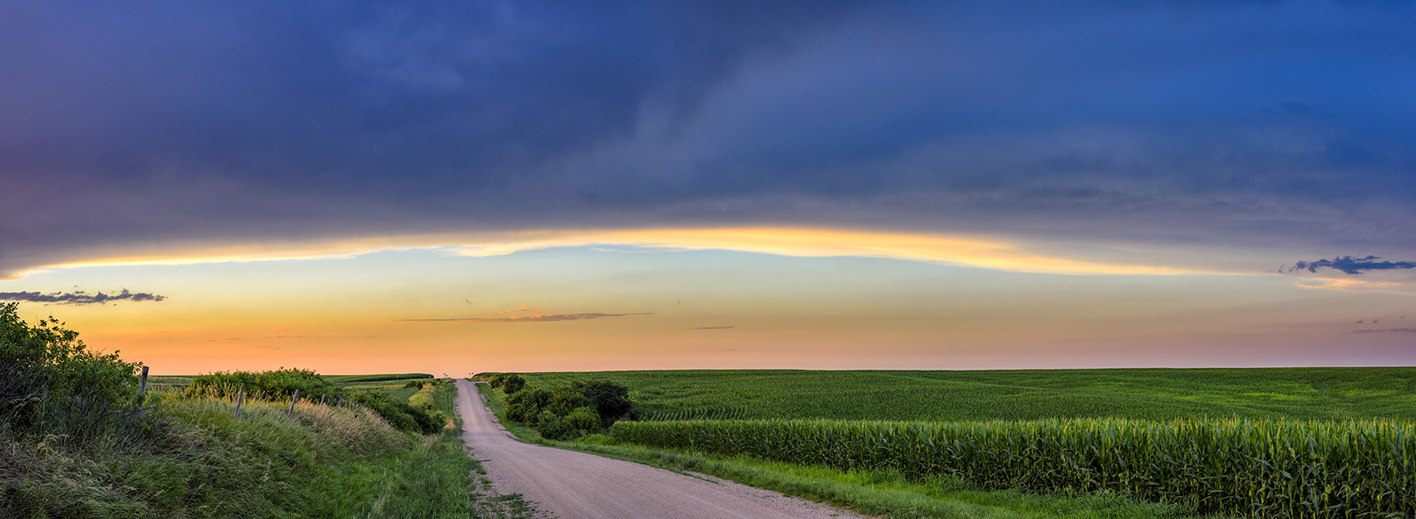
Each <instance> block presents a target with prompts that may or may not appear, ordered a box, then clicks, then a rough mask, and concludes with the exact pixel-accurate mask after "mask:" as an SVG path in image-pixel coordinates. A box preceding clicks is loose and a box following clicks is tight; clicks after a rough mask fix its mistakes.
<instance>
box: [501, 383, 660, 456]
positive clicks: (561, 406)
mask: <svg viewBox="0 0 1416 519" xmlns="http://www.w3.org/2000/svg"><path fill="white" fill-rule="evenodd" d="M498 376H499V374H498V375H493V376H492V378H493V379H497V377H498ZM512 377H515V378H514V379H513V378H512ZM520 379H521V377H520V376H519V375H509V376H504V377H502V378H500V379H498V380H500V381H501V382H502V384H503V385H504V387H510V386H511V385H512V382H511V381H512V380H520ZM506 404H507V405H506V417H507V418H508V419H510V420H516V421H518V422H522V423H524V424H526V425H527V426H528V427H531V428H534V429H536V430H537V431H540V433H541V436H544V437H546V438H551V439H554V440H569V439H574V438H576V437H578V436H581V435H585V434H594V433H600V432H603V431H604V429H605V427H608V426H609V425H610V424H613V423H614V422H615V421H616V420H618V419H620V418H622V417H625V416H630V415H632V414H633V411H634V405H633V402H631V401H630V400H629V390H628V389H627V388H625V387H624V386H621V385H619V384H615V383H613V382H610V381H606V380H592V381H588V382H581V381H575V382H572V383H571V384H570V386H569V387H562V388H560V389H557V390H555V391H554V392H552V391H547V390H545V389H540V388H525V389H523V390H521V391H519V392H516V393H507V398H506Z"/></svg>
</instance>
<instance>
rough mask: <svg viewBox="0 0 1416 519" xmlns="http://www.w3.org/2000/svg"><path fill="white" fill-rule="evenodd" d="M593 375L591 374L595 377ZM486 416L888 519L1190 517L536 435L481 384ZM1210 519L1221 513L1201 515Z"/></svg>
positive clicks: (528, 436) (1116, 498)
mask: <svg viewBox="0 0 1416 519" xmlns="http://www.w3.org/2000/svg"><path fill="white" fill-rule="evenodd" d="M597 375H598V374H597ZM478 389H479V390H481V391H482V394H483V395H486V396H487V400H488V403H489V404H490V407H491V408H492V412H493V413H494V414H496V415H497V417H498V419H499V420H501V422H502V425H503V426H505V427H506V428H507V429H508V430H509V431H511V432H512V433H513V434H515V435H516V436H518V437H520V438H521V439H522V440H524V441H528V442H532V443H538V444H542V445H547V446H552V447H558V448H564V449H571V450H578V451H582V452H590V453H595V454H600V455H604V456H608V457H612V458H618V459H624V460H629V461H635V462H639V463H644V464H647V465H653V466H657V467H661V468H665V469H668V470H674V471H679V472H698V473H702V474H708V475H712V476H717V477H721V478H724V479H728V480H732V481H736V482H739V483H742V484H745V485H749V486H754V487H758V488H765V489H770V490H775V491H778V492H782V493H784V494H786V495H790V496H798V497H803V498H806V499H811V500H814V501H819V502H824V503H830V504H833V505H836V506H841V507H844V508H849V509H853V510H857V511H860V512H863V513H866V514H870V515H876V516H882V517H890V518H947V519H954V518H977V519H1022V518H1028V519H1033V518H1064V519H1153V518H1169V519H1182V518H1192V517H1194V518H1197V517H1200V516H1199V515H1197V514H1195V513H1194V508H1193V507H1187V506H1184V505H1177V504H1157V503H1146V502H1141V501H1137V500H1135V499H1131V498H1128V497H1125V496H1122V495H1119V494H1115V493H1111V492H1092V493H1073V494H1050V495H1039V494H1027V493H1023V492H1017V491H1012V490H984V489H981V488H979V487H977V486H975V485H972V484H970V483H967V482H965V481H964V480H962V479H958V478H951V477H941V476H931V477H928V478H922V479H921V478H916V479H913V480H907V479H906V478H905V477H904V476H903V475H902V474H901V473H900V472H898V471H892V470H842V469H839V468H833V467H829V466H825V465H800V464H792V463H782V462H775V461H770V460H765V459H762V458H758V457H752V456H741V455H733V456H724V455H714V454H708V453H704V452H699V451H690V450H684V449H674V448H650V447H644V446H637V445H629V444H621V443H618V442H616V441H615V440H614V439H613V438H610V437H607V436H603V435H591V436H587V437H584V438H581V439H579V440H577V441H575V442H558V441H553V440H547V439H544V438H542V437H541V436H540V435H539V434H537V433H536V431H535V430H533V429H530V428H528V427H526V426H524V425H522V424H520V423H517V422H513V421H509V420H507V419H506V403H505V395H504V394H503V393H502V392H501V391H499V390H492V389H490V388H488V387H487V385H486V384H478ZM1206 517H1210V518H1211V519H1215V518H1219V517H1224V516H1218V515H1214V516H1206Z"/></svg>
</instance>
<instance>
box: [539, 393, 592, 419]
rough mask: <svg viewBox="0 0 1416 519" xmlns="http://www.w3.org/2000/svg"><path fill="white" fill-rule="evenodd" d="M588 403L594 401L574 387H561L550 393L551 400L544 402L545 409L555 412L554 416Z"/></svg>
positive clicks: (564, 413) (566, 413)
mask: <svg viewBox="0 0 1416 519" xmlns="http://www.w3.org/2000/svg"><path fill="white" fill-rule="evenodd" d="M590 405H594V402H592V401H591V400H590V398H589V397H587V396H585V394H584V393H581V392H580V391H579V390H577V389H575V388H571V387H563V388H560V389H557V390H556V391H555V392H554V393H552V394H551V401H550V403H548V404H546V409H548V410H550V411H551V412H552V413H555V414H556V416H565V415H568V414H570V412H571V411H574V410H575V409H576V408H578V407H587V406H590Z"/></svg>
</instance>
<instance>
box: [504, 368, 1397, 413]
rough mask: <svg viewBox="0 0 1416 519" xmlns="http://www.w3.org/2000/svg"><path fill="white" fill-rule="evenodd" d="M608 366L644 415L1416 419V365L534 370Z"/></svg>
mask: <svg viewBox="0 0 1416 519" xmlns="http://www.w3.org/2000/svg"><path fill="white" fill-rule="evenodd" d="M524 376H525V377H526V380H527V382H528V384H530V385H532V386H537V387H548V388H554V387H557V386H560V385H565V384H568V383H569V381H571V380H585V379H592V378H603V379H607V380H611V381H613V382H617V383H619V384H622V385H624V386H626V387H629V388H630V398H631V399H633V400H634V401H635V402H636V404H637V406H638V409H639V410H640V412H641V413H642V415H643V418H644V419H647V420H654V419H764V418H825V419H854V420H1039V419H1049V418H1129V419H1141V420H1168V419H1172V418H1180V417H1200V416H1208V417H1240V418H1255V419H1263V418H1268V419H1282V418H1289V419H1337V420H1344V419H1366V418H1390V419H1406V420H1413V419H1416V368H1411V367H1395V368H1264V369H1104V370H1014V371H791V370H741V371H735V370H699V371H606V372H575V373H531V374H526V375H524Z"/></svg>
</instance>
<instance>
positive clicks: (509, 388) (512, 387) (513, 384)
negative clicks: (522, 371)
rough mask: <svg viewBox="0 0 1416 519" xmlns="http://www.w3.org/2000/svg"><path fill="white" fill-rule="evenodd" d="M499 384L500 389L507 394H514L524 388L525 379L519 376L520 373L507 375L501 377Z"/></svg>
mask: <svg viewBox="0 0 1416 519" xmlns="http://www.w3.org/2000/svg"><path fill="white" fill-rule="evenodd" d="M501 385H502V391H505V392H506V394H508V395H514V394H516V393H520V392H521V390H522V389H525V388H526V379H524V378H521V375H507V376H506V377H504V378H502V384H501Z"/></svg>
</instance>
